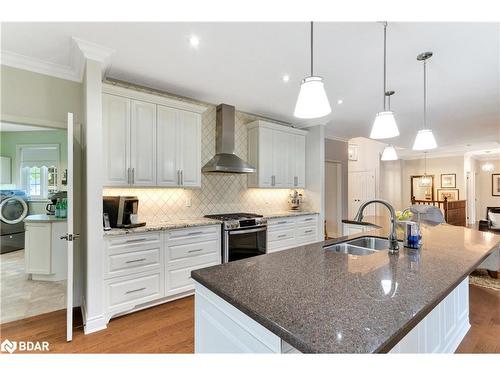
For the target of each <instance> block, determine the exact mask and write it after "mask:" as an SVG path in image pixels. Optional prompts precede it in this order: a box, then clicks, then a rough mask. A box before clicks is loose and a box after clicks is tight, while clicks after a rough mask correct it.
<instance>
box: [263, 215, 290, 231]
mask: <svg viewBox="0 0 500 375" xmlns="http://www.w3.org/2000/svg"><path fill="white" fill-rule="evenodd" d="M295 223H296V220H295V218H293V217H283V218H276V219H270V220H268V222H267V226H268V231H270V232H272V231H275V230H282V229H285V228H286V227H289V226H294V225H295Z"/></svg>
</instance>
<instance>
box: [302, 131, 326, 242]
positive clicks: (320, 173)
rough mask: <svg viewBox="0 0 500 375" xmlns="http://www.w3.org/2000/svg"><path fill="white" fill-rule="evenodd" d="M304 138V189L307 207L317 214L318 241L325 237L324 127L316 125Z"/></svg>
mask: <svg viewBox="0 0 500 375" xmlns="http://www.w3.org/2000/svg"><path fill="white" fill-rule="evenodd" d="M308 130H309V131H308V132H307V136H306V189H305V191H304V194H305V198H306V199H307V202H308V207H309V208H310V209H311V210H313V211H317V212H319V220H318V240H323V238H324V236H325V231H324V229H325V228H324V225H323V223H324V221H325V127H324V125H316V126H314V127H312V128H309V129H308Z"/></svg>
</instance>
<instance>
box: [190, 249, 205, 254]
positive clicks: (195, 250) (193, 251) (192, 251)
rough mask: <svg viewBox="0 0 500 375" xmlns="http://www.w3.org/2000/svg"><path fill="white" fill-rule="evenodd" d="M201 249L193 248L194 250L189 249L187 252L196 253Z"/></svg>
mask: <svg viewBox="0 0 500 375" xmlns="http://www.w3.org/2000/svg"><path fill="white" fill-rule="evenodd" d="M202 250H203V249H194V250H189V251H188V253H196V252H197V251H202Z"/></svg>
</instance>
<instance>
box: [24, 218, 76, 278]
mask: <svg viewBox="0 0 500 375" xmlns="http://www.w3.org/2000/svg"><path fill="white" fill-rule="evenodd" d="M66 227H67V224H66V222H65V221H54V222H26V223H25V229H26V232H25V240H24V241H25V243H24V267H25V270H24V272H25V273H26V274H29V275H31V278H32V280H41V281H60V280H66V267H67V250H66V242H65V241H62V240H61V239H60V237H61V236H64V235H65V233H66Z"/></svg>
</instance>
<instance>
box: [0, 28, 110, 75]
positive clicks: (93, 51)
mask: <svg viewBox="0 0 500 375" xmlns="http://www.w3.org/2000/svg"><path fill="white" fill-rule="evenodd" d="M71 40H72V45H71V50H70V56H69V65H61V64H55V63H53V62H50V61H45V60H40V59H37V58H35V57H30V56H26V55H21V54H19V53H16V52H12V51H7V50H2V52H1V61H0V63H1V64H2V65H7V66H11V67H13V68H18V69H23V70H28V71H30V72H35V73H40V74H45V75H48V76H52V77H56V78H61V79H65V80H68V81H75V82H82V80H83V70H84V68H85V60H87V59H88V60H95V61H98V62H100V63H101V64H102V69H103V74H104V73H105V71H106V70H107V69H108V68H109V65H110V58H111V55H112V54H113V53H114V50H113V49H111V48H108V47H104V46H100V45H98V44H95V43H92V42H88V41H86V40H83V39H80V38H75V37H72V38H71Z"/></svg>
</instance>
